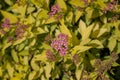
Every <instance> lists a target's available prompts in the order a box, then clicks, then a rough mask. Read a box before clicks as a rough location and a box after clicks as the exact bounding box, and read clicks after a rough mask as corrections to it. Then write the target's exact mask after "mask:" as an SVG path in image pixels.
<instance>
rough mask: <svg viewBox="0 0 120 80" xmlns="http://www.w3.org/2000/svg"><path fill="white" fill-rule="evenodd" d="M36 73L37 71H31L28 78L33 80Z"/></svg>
mask: <svg viewBox="0 0 120 80" xmlns="http://www.w3.org/2000/svg"><path fill="white" fill-rule="evenodd" d="M35 75H36V71H32V72H30V74H29V76H28V80H33V79H34V77H35Z"/></svg>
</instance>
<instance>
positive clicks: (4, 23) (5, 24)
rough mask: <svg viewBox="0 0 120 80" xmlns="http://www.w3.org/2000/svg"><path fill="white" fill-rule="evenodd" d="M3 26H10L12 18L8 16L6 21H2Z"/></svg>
mask: <svg viewBox="0 0 120 80" xmlns="http://www.w3.org/2000/svg"><path fill="white" fill-rule="evenodd" d="M2 27H3V28H10V20H9V19H7V18H6V19H5V21H4V22H3V23H2Z"/></svg>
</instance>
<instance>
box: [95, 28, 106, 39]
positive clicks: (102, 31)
mask: <svg viewBox="0 0 120 80" xmlns="http://www.w3.org/2000/svg"><path fill="white" fill-rule="evenodd" d="M105 32H107V29H106V28H101V29H100V31H99V34H98V35H97V37H100V36H102V35H103V34H104V33H105Z"/></svg>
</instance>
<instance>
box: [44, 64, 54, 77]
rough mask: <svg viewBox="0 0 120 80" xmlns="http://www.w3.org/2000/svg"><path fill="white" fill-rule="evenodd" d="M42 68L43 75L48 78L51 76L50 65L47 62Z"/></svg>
mask: <svg viewBox="0 0 120 80" xmlns="http://www.w3.org/2000/svg"><path fill="white" fill-rule="evenodd" d="M44 69H45V75H46V77H47V79H49V78H50V76H51V75H50V72H51V70H52V68H51V65H50V64H49V63H47V65H46V66H45V67H44Z"/></svg>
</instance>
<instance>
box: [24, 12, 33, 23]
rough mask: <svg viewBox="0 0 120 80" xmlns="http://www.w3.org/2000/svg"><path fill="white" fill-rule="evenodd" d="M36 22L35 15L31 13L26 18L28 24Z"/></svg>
mask: <svg viewBox="0 0 120 80" xmlns="http://www.w3.org/2000/svg"><path fill="white" fill-rule="evenodd" d="M34 22H35V19H34V17H33V16H32V15H31V14H30V15H29V16H28V18H27V20H26V24H32V23H34Z"/></svg>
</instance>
